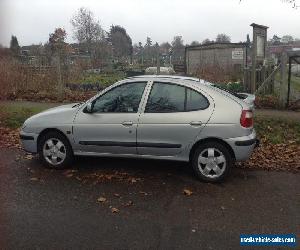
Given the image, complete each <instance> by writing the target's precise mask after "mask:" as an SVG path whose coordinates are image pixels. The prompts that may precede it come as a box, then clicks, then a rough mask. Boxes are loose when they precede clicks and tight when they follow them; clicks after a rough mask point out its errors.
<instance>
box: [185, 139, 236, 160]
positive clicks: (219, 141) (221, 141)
mask: <svg viewBox="0 0 300 250" xmlns="http://www.w3.org/2000/svg"><path fill="white" fill-rule="evenodd" d="M207 142H218V143H220V144H222V145H223V146H225V147H226V148H227V149H228V151H229V153H230V155H231V157H232V159H233V160H235V159H236V158H235V154H234V151H233V149H232V147H231V146H230V145H229V144H228V143H227V142H226V141H224V140H222V139H220V138H217V137H208V138H204V139H200V140H198V141H196V142H195V143H194V145H193V146H192V149H191V150H190V154H189V160H190V161H191V160H192V158H193V155H194V153H195V151H196V149H197V147H198V146H199V145H201V144H203V143H207Z"/></svg>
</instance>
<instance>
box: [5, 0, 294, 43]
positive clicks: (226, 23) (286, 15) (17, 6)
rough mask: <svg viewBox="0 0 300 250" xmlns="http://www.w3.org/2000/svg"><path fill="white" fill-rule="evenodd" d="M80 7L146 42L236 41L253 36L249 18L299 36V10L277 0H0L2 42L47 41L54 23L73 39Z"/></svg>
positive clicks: (273, 30)
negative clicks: (14, 39)
mask: <svg viewBox="0 0 300 250" xmlns="http://www.w3.org/2000/svg"><path fill="white" fill-rule="evenodd" d="M298 2H299V4H300V1H298ZM82 6H84V7H87V8H89V9H90V10H91V11H92V12H93V13H94V15H95V17H96V18H97V19H98V20H99V21H100V24H101V26H102V28H104V29H105V30H108V29H109V26H110V25H111V24H115V25H116V24H118V25H121V26H123V27H125V28H126V30H127V32H128V34H129V35H130V36H131V38H132V40H133V42H134V43H137V42H139V41H142V42H143V43H144V42H145V40H146V37H147V36H150V37H151V38H152V40H153V41H154V42H156V41H157V42H159V43H161V42H164V41H172V39H173V37H174V36H175V35H181V36H182V37H183V39H184V42H185V43H190V42H191V41H193V40H198V41H202V40H204V39H205V38H209V39H214V38H215V37H216V35H217V34H218V33H226V34H228V35H229V36H230V37H231V40H232V42H239V41H244V40H245V39H246V35H247V33H249V34H250V37H251V36H252V30H251V27H250V26H249V25H250V24H251V23H252V22H255V23H258V24H262V25H266V26H269V27H270V28H269V30H268V36H269V37H270V36H273V34H278V35H279V36H282V35H284V34H290V35H292V36H294V37H298V38H300V8H299V9H297V10H295V9H293V8H292V7H291V5H289V4H286V3H283V2H282V1H281V0H242V2H241V3H240V2H239V0H81V1H79V0H0V44H3V45H6V46H7V45H9V41H10V37H11V35H16V36H17V38H18V40H19V44H20V45H30V44H33V43H45V42H46V41H47V39H48V36H49V33H51V32H53V31H54V29H55V28H56V27H63V28H65V29H66V31H67V34H68V41H69V42H71V41H73V38H72V27H71V25H70V19H71V17H72V16H73V14H74V13H75V12H76V10H77V9H78V8H80V7H82Z"/></svg>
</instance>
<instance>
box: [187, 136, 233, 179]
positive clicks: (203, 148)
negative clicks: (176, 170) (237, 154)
mask: <svg viewBox="0 0 300 250" xmlns="http://www.w3.org/2000/svg"><path fill="white" fill-rule="evenodd" d="M232 165H233V159H232V156H231V155H230V152H229V150H228V149H227V147H225V146H224V145H222V144H221V143H218V142H207V143H204V144H202V145H200V146H199V147H198V148H197V149H196V151H195V154H194V156H193V159H192V167H193V169H194V172H195V173H196V175H197V177H198V178H199V179H201V180H203V181H207V182H220V181H222V180H223V179H224V178H225V177H226V176H227V175H228V173H229V170H230V169H231V167H232Z"/></svg>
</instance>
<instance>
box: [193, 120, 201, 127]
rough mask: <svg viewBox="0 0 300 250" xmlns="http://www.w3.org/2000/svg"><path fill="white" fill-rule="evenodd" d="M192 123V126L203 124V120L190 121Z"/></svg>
mask: <svg viewBox="0 0 300 250" xmlns="http://www.w3.org/2000/svg"><path fill="white" fill-rule="evenodd" d="M190 125H191V126H201V125H202V122H200V121H193V122H190Z"/></svg>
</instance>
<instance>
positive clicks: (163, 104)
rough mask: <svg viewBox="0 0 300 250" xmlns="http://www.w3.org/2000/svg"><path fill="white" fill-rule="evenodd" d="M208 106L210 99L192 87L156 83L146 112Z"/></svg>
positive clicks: (186, 109)
mask: <svg viewBox="0 0 300 250" xmlns="http://www.w3.org/2000/svg"><path fill="white" fill-rule="evenodd" d="M208 106H209V103H208V100H207V99H206V98H205V97H204V96H203V95H202V94H200V93H198V92H196V91H194V90H192V89H189V88H186V87H184V86H179V85H176V84H170V83H154V84H153V86H152V90H151V93H150V95H149V98H148V102H147V105H146V108H145V113H171V112H185V111H193V110H201V109H206V108H207V107H208Z"/></svg>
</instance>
